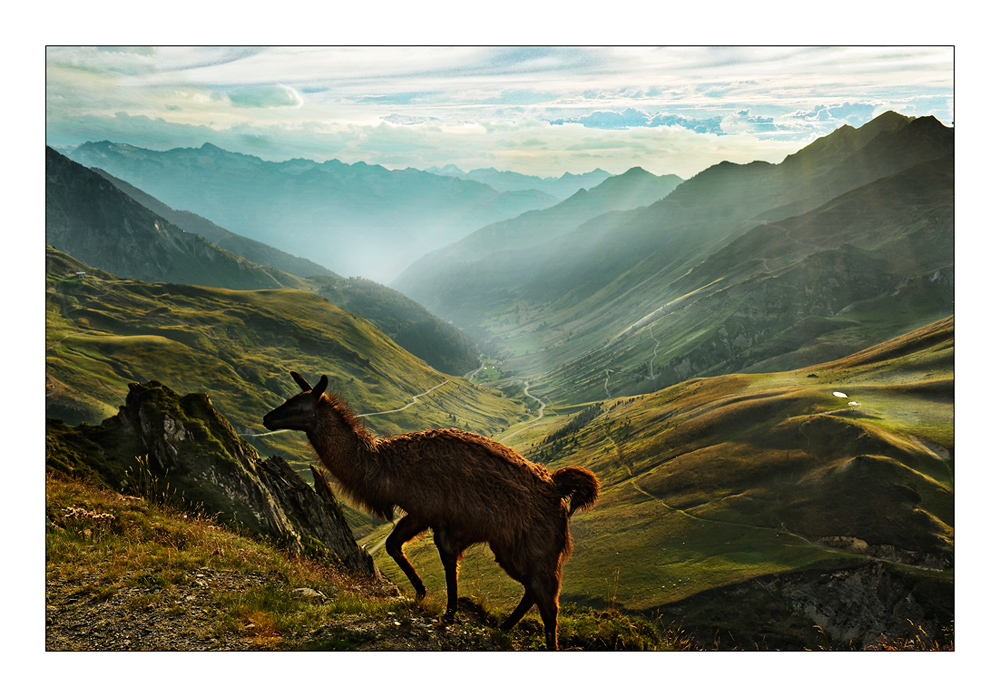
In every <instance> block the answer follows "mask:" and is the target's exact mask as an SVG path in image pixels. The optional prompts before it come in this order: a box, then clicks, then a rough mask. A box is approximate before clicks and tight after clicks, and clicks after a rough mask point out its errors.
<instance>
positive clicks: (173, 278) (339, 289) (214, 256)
mask: <svg viewBox="0 0 1000 697" xmlns="http://www.w3.org/2000/svg"><path fill="white" fill-rule="evenodd" d="M46 178H47V179H46V238H47V241H48V243H49V244H51V245H52V246H53V247H55V248H56V249H59V250H61V251H64V252H66V253H68V254H70V255H71V256H74V257H75V258H77V259H78V260H79V261H81V262H83V263H84V264H87V265H89V266H93V267H95V268H100V269H102V270H105V271H108V272H110V273H113V274H115V275H117V276H122V277H126V278H134V279H137V280H141V281H148V282H163V283H178V284H193V285H201V286H212V287H219V288H228V289H231V290H258V289H276V288H297V289H300V290H311V291H313V292H315V293H318V294H320V295H323V296H324V297H327V298H328V299H331V300H335V302H336V303H337V305H338V307H340V308H342V309H344V310H347V311H351V312H358V313H361V314H364V315H365V316H366V318H368V319H369V320H370V321H372V322H373V323H374V324H375V325H376V326H378V327H379V328H380V329H381V330H382V331H384V332H385V333H386V334H388V335H389V336H390V337H391V338H392V339H394V340H395V341H397V342H398V343H399V344H400V345H401V346H403V347H404V348H406V349H407V350H409V351H411V352H412V353H414V354H415V355H417V356H419V357H420V358H423V359H424V360H426V361H428V363H430V364H431V365H432V366H434V367H435V368H437V369H439V370H442V371H444V372H447V373H450V374H457V375H462V374H465V373H467V372H469V371H471V370H473V369H475V368H476V367H477V366H478V365H479V360H478V356H479V349H478V348H477V347H476V345H475V343H474V342H473V341H472V340H471V339H469V338H468V337H467V336H465V335H464V334H462V332H461V331H459V330H458V329H456V328H455V327H454V326H452V325H450V324H448V323H446V322H442V321H441V320H439V319H438V318H436V317H434V316H433V315H431V314H430V313H429V312H427V311H426V310H425V309H424V308H423V307H421V306H420V305H418V304H417V303H415V302H414V301H412V300H410V299H409V298H406V297H405V296H403V295H402V294H401V293H399V292H398V291H395V290H392V289H390V288H387V287H385V286H381V285H380V284H377V283H374V282H372V281H367V280H366V279H362V278H351V279H346V278H342V277H340V276H337V275H336V274H334V273H333V272H331V271H329V270H328V269H326V268H324V267H322V266H320V265H318V264H315V263H313V262H311V261H309V260H307V259H302V258H298V257H294V256H292V255H290V254H287V253H285V252H282V251H280V250H277V249H274V248H273V247H269V246H268V245H265V244H262V243H260V242H256V241H254V240H251V239H248V238H245V237H242V236H240V235H236V234H234V233H232V232H230V231H228V230H226V229H224V228H222V227H220V226H218V225H215V224H214V223H212V222H211V221H209V220H206V219H204V218H201V217H200V216H197V215H195V214H193V213H189V212H187V211H176V210H174V209H172V208H170V207H169V206H167V205H166V204H164V203H162V202H161V201H159V200H158V199H156V198H154V197H152V196H150V195H149V194H147V193H146V192H144V191H142V190H141V189H138V188H136V187H134V186H132V185H131V184H129V183H127V182H125V181H122V180H120V179H117V178H116V177H112V176H111V175H109V174H107V173H106V172H102V171H100V170H90V169H87V168H86V167H83V166H81V165H79V164H77V163H75V162H73V161H72V160H69V159H68V158H66V157H65V156H63V155H61V154H59V153H58V152H56V151H55V150H53V149H51V148H48V149H47V150H46ZM195 233H197V234H195ZM297 274H308V275H309V276H310V278H305V277H302V276H299V275H297Z"/></svg>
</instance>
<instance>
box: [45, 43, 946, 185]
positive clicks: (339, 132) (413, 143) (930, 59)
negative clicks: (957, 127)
mask: <svg viewBox="0 0 1000 697" xmlns="http://www.w3.org/2000/svg"><path fill="white" fill-rule="evenodd" d="M46 62H47V70H46V113H47V137H48V139H49V141H50V142H52V143H53V144H64V145H68V144H74V143H77V142H81V141H83V140H93V139H104V138H109V139H115V140H126V141H129V142H134V143H135V144H137V145H145V146H148V147H154V143H155V144H157V145H159V146H162V145H163V144H164V143H171V144H173V145H176V146H193V147H197V146H199V145H200V144H201V143H202V142H204V141H206V140H207V141H212V142H215V143H216V144H218V145H220V147H226V145H227V144H228V145H229V146H231V147H235V146H236V144H242V145H241V147H244V148H248V147H251V145H252V147H254V148H256V151H252V154H255V155H258V156H261V157H268V158H272V159H282V158H286V157H294V156H305V157H316V158H323V157H326V158H333V157H336V158H338V159H344V160H347V161H352V158H354V159H366V160H367V161H371V162H378V163H380V164H384V165H386V166H393V167H404V166H415V167H423V166H431V165H438V166H442V165H446V164H450V163H455V164H458V165H460V166H462V167H463V168H465V169H469V168H475V167H479V166H491V165H494V166H495V165H497V164H500V165H504V166H506V167H508V168H511V169H514V168H516V167H518V166H519V167H522V168H528V167H531V168H534V169H532V170H531V171H532V172H538V173H543V174H558V173H559V171H558V170H560V169H561V170H563V171H565V170H566V169H568V170H569V171H581V168H582V167H590V168H592V165H593V164H594V161H595V160H598V161H600V163H601V165H600V166H603V167H605V168H606V169H609V170H610V171H624V170H625V169H628V168H629V167H631V166H634V165H640V166H645V167H647V168H649V169H653V171H659V172H660V173H666V172H676V173H678V174H681V175H682V176H690V175H691V174H694V173H695V172H696V171H697V169H696V168H698V167H701V166H702V164H701V163H702V162H704V165H703V166H709V165H711V164H714V162H713V161H705V160H706V158H707V157H711V156H713V155H715V154H718V153H720V152H726V153H727V154H729V155H731V157H729V158H728V159H734V160H735V161H741V160H742V161H750V160H753V159H768V160H772V161H773V160H775V159H780V158H781V157H783V156H784V155H786V154H788V153H789V152H792V151H794V150H795V149H798V148H799V147H801V146H802V145H804V144H805V143H807V142H809V141H810V140H812V139H814V138H815V137H817V136H819V135H823V134H825V133H827V132H829V131H830V130H833V129H835V128H837V127H838V126H840V125H842V124H844V123H850V124H852V125H859V124H860V123H862V122H863V121H865V120H867V119H869V118H871V117H872V116H875V115H878V113H881V111H884V110H886V109H896V110H898V111H901V112H903V113H907V114H911V115H923V114H928V113H930V114H933V115H935V116H937V117H938V118H939V119H940V120H941V121H943V122H950V121H951V119H952V108H953V107H952V104H953V84H952V83H953V55H952V51H951V49H950V48H947V47H945V48H934V47H916V48H912V49H909V48H905V47H889V48H879V47H860V48H847V47H830V48H824V47H772V48H769V47H714V48H713V47H679V48H645V47H596V48H585V47H557V48H552V47H538V48H535V47H454V48H451V47H344V48H310V47H275V48H268V47H255V48H239V47H221V48H211V47H204V48H202V47H173V48H150V47H145V48H143V47H139V48H135V47H131V48H103V49H98V48H76V47H54V48H49V49H48V50H47V61H46ZM505 133H506V134H507V135H506V136H504V135H503V134H505ZM511 134H516V136H517V137H515V138H511ZM585 136H586V137H585ZM598 136H599V137H598ZM503 139H506V140H507V141H513V142H516V143H517V145H516V146H510V145H507V144H505V143H501V142H500V141H501V140H503ZM195 141H198V142H195ZM588 144H589V149H587V147H585V146H587V145H588ZM640 146H641V147H640ZM682 148H689V149H690V148H695V149H697V150H698V154H692V153H681V152H680V149H682ZM740 153H742V156H740ZM585 156H586V157H585ZM716 161H717V160H716ZM543 168H544V169H545V171H541V170H542V169H543ZM657 168H659V169H657ZM664 168H666V169H664ZM692 170H694V171H692Z"/></svg>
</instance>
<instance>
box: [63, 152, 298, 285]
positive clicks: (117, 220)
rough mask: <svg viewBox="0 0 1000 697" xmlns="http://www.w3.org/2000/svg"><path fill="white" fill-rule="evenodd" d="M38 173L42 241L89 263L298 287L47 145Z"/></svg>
mask: <svg viewBox="0 0 1000 697" xmlns="http://www.w3.org/2000/svg"><path fill="white" fill-rule="evenodd" d="M45 175H46V181H45V237H46V242H47V243H48V244H50V245H52V246H53V247H55V248H56V249H59V250H60V251H63V252H66V253H67V254H70V255H72V256H73V257H75V258H77V259H79V260H80V261H82V262H83V263H85V264H88V265H89V266H94V267H97V268H100V269H103V270H105V271H108V272H110V273H113V274H115V275H117V276H123V277H127V278H135V279H138V280H143V281H167V282H171V283H187V284H193V285H203V286H215V287H218V288H229V289H233V290H249V289H261V288H285V287H290V288H304V287H306V283H305V282H304V281H303V280H302V279H300V278H298V277H295V276H292V275H290V274H286V273H283V272H281V271H278V270H277V269H271V268H268V267H265V266H262V265H260V264H256V263H254V262H251V261H249V260H247V259H245V258H243V257H241V256H239V255H237V254H233V253H232V252H229V251H227V250H225V249H223V248H221V247H219V246H217V245H215V244H213V243H211V242H209V241H208V240H206V239H204V238H202V237H199V236H198V235H195V234H193V233H190V232H187V231H185V230H182V229H180V228H179V227H177V226H176V225H174V224H173V223H171V222H169V221H168V220H166V218H164V217H162V216H159V215H157V214H156V213H154V212H152V211H151V210H149V209H148V208H146V207H144V206H142V205H141V204H139V203H138V202H137V201H136V200H135V199H133V198H131V197H130V196H128V195H127V194H125V193H124V192H122V191H121V190H120V189H118V188H117V187H116V186H115V185H113V184H112V183H111V182H109V181H108V180H107V179H105V178H104V177H102V176H100V175H99V174H97V173H96V172H93V171H91V170H89V169H87V168H86V167H83V166H81V165H79V164H77V163H76V162H73V161H72V160H70V159H68V158H66V157H64V156H62V155H60V154H59V153H57V152H56V151H55V150H53V149H51V148H46V152H45Z"/></svg>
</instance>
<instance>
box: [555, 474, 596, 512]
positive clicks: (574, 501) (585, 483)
mask: <svg viewBox="0 0 1000 697" xmlns="http://www.w3.org/2000/svg"><path fill="white" fill-rule="evenodd" d="M552 481H554V482H555V483H556V488H557V489H559V494H560V495H561V496H562V497H563V498H566V497H567V496H568V497H569V514H570V515H573V513H575V512H576V511H577V510H580V511H586V510H587V509H588V508H590V507H591V506H593V505H594V504H595V503H597V494H598V492H600V490H601V483H600V482H599V481H597V477H595V476H594V473H593V472H591V471H590V470H585V469H583V468H582V467H563V468H562V469H560V470H556V471H555V472H553V473H552Z"/></svg>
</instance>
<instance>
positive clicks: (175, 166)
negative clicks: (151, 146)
mask: <svg viewBox="0 0 1000 697" xmlns="http://www.w3.org/2000/svg"><path fill="white" fill-rule="evenodd" d="M72 158H73V159H74V160H76V161H77V162H80V163H81V164H84V165H86V166H88V167H98V168H100V169H102V170H104V171H106V172H108V173H110V174H111V175H113V176H115V177H118V178H120V179H124V180H125V181H127V182H129V183H131V184H132V185H134V186H136V187H138V188H140V189H142V190H143V191H146V192H147V193H149V194H150V195H152V196H155V197H156V198H157V199H159V200H160V201H162V202H163V203H165V204H166V205H168V206H170V207H171V208H175V209H181V210H187V211H191V212H193V213H196V214H197V215H200V216H202V217H205V218H208V219H209V220H211V221H212V222H213V223H215V224H217V225H220V226H222V227H223V228H226V229H227V230H231V231H233V232H235V233H237V234H239V235H242V236H245V237H249V238H251V239H254V240H257V241H258V242H263V243H264V244H267V245H270V246H272V247H275V248H277V249H280V250H282V251H284V252H287V253H289V254H293V255H296V256H301V257H305V258H307V259H311V260H313V261H315V262H316V263H318V264H321V265H323V266H325V267H326V268H329V269H333V270H334V271H335V272H337V273H338V274H342V275H351V276H354V275H357V276H365V277H368V278H373V279H375V280H379V281H388V280H391V279H392V278H394V277H395V276H396V275H397V274H398V273H399V272H400V271H402V269H403V268H405V267H406V266H407V265H408V264H409V263H411V262H412V261H414V260H415V259H417V258H419V257H420V256H422V255H423V254H424V253H426V252H427V251H428V250H430V249H435V248H438V247H441V246H443V245H446V244H449V243H451V242H453V241H455V240H457V239H460V238H462V237H464V236H465V235H467V234H469V233H470V232H473V231H474V230H477V229H479V228H480V227H482V226H484V225H487V224H489V223H491V222H495V221H497V220H505V219H507V218H511V217H514V216H516V215H519V214H521V213H523V212H525V211H528V210H532V209H536V208H544V207H547V206H549V205H552V204H553V203H555V202H556V199H555V198H553V197H551V196H548V195H546V194H543V193H541V192H538V191H527V192H525V191H520V192H512V193H499V192H497V191H495V190H493V189H491V188H490V187H488V186H486V185H484V184H480V183H478V182H474V181H464V180H459V179H455V178H453V177H441V176H437V175H434V174H429V173H427V172H422V171H419V170H416V169H412V168H411V169H405V170H395V171H393V170H388V169H386V168H384V167H381V166H378V165H368V164H366V163H364V162H358V163H355V164H352V165H348V164H345V163H343V162H339V161H337V160H329V161H326V162H322V163H319V162H313V161H311V160H303V159H294V160H288V161H285V162H269V161H265V160H262V159H260V158H258V157H253V156H250V155H243V154H240V153H234V152H228V151H225V150H222V149H220V148H218V147H216V146H214V145H211V144H208V143H206V144H205V145H204V146H202V147H201V148H175V149H173V150H168V151H156V150H147V149H143V148H137V147H134V146H131V145H127V144H121V143H110V142H107V141H103V142H99V143H84V144H83V145H81V146H79V147H77V148H75V149H74V150H73V152H72Z"/></svg>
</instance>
